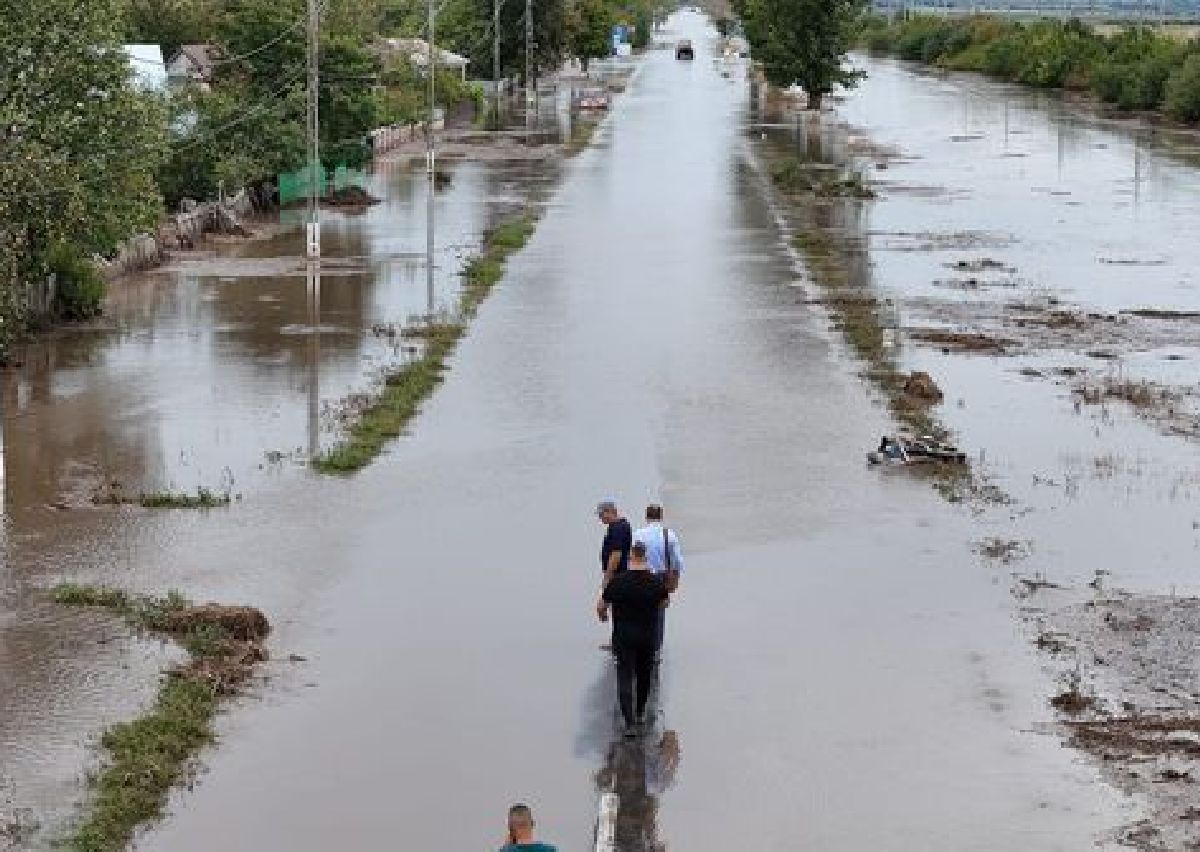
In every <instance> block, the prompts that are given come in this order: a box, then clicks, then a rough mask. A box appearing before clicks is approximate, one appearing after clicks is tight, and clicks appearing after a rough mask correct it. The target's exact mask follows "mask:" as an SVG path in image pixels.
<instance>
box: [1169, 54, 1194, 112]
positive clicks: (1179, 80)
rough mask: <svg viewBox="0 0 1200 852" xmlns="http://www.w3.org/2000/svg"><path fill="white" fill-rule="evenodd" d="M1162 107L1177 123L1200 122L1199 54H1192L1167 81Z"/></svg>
mask: <svg viewBox="0 0 1200 852" xmlns="http://www.w3.org/2000/svg"><path fill="white" fill-rule="evenodd" d="M1163 106H1164V108H1165V109H1166V111H1167V115H1169V116H1171V118H1174V119H1176V120H1177V121H1187V122H1192V123H1194V122H1198V121H1200V53H1193V54H1191V55H1190V56H1188V58H1187V59H1185V60H1184V62H1183V64H1182V65H1180V66H1179V68H1178V69H1176V70H1175V72H1174V73H1173V74H1171V77H1170V79H1168V80H1167V85H1166V97H1165V98H1164V102H1163Z"/></svg>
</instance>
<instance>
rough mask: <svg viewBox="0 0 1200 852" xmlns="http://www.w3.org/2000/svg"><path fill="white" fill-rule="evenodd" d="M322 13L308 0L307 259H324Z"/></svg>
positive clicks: (316, 5) (316, 0)
mask: <svg viewBox="0 0 1200 852" xmlns="http://www.w3.org/2000/svg"><path fill="white" fill-rule="evenodd" d="M320 53H321V10H320V6H319V5H318V0H308V225H307V227H306V228H305V236H306V237H307V240H306V242H307V244H308V257H309V258H310V259H314V260H315V259H317V258H320V256H321V199H320V195H321V189H322V187H321V184H322V181H321V150H320V149H321V123H320V116H319V115H318V110H317V107H318V103H319V100H320V95H321V72H320V68H319V62H320Z"/></svg>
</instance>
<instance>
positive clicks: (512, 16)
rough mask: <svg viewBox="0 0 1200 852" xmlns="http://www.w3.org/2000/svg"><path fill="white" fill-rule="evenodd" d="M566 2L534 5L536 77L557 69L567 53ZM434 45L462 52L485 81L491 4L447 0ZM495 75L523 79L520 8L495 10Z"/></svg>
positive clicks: (544, 0)
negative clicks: (497, 59)
mask: <svg viewBox="0 0 1200 852" xmlns="http://www.w3.org/2000/svg"><path fill="white" fill-rule="evenodd" d="M567 19H568V13H567V8H566V3H565V0H535V2H534V3H533V67H534V73H535V74H539V75H540V74H541V73H542V72H543V71H547V70H556V69H557V68H558V67H559V65H560V64H561V63H562V61H563V58H564V57H565V56H566V54H567V53H568V52H569V50H568V47H567V39H568V33H569V28H568V20H567ZM437 27H438V33H439V35H438V39H437V40H438V43H439V45H442V46H446V47H449V48H450V49H451V50H453V51H455V52H456V53H461V54H462V55H463V56H466V57H467V58H468V59H470V60H471V66H472V67H473V68H475V69H476V73H479V74H481V75H483V76H486V77H489V78H490V77H491V69H492V0H449V2H447V4H446V6H445V7H444V8H443V10H442V14H441V15H440V16H439V17H438V21H437ZM500 73H501V74H502V75H503V76H505V77H512V76H524V74H525V3H524V0H503V5H502V6H501V9H500Z"/></svg>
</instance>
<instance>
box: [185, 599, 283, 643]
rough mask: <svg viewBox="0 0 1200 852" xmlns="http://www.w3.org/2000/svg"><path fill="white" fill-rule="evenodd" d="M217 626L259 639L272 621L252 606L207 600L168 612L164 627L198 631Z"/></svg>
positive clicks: (247, 638)
mask: <svg viewBox="0 0 1200 852" xmlns="http://www.w3.org/2000/svg"><path fill="white" fill-rule="evenodd" d="M211 627H215V628H218V629H220V630H221V632H223V633H224V634H226V635H228V636H229V637H230V638H232V639H236V640H237V641H239V642H257V641H259V640H261V639H264V638H265V637H266V635H267V634H268V633H270V632H271V623H270V622H269V621H267V617H266V616H265V615H263V614H262V611H261V610H259V609H256V608H254V607H252V606H221V605H219V604H205V605H204V606H191V607H187V608H185V609H181V610H178V611H177V612H172V613H169V614H168V615H167V617H166V619H165V623H164V625H163V629H165V630H167V631H168V632H170V633H183V634H186V633H195V632H196V631H198V630H201V629H203V628H211Z"/></svg>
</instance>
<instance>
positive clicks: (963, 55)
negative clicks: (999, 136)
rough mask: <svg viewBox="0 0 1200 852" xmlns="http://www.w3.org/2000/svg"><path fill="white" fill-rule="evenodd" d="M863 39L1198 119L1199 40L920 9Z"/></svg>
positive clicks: (953, 65)
mask: <svg viewBox="0 0 1200 852" xmlns="http://www.w3.org/2000/svg"><path fill="white" fill-rule="evenodd" d="M861 39H862V43H863V44H864V45H865V46H866V47H867V48H868V49H869V50H871V51H872V52H875V53H882V54H889V55H894V56H899V57H900V58H902V59H909V60H915V61H920V62H925V63H929V64H932V65H937V66H940V67H943V68H947V69H950V70H955V71H977V72H980V73H983V74H989V75H991V76H994V77H998V78H1000V79H1003V80H1010V81H1012V82H1015V83H1022V84H1024V85H1028V86H1035V87H1038V88H1044V89H1070V90H1075V91H1083V92H1090V93H1091V94H1093V95H1094V96H1095V97H1097V98H1099V99H1100V100H1101V101H1103V102H1104V103H1106V104H1109V105H1111V106H1113V107H1114V108H1116V109H1118V110H1124V111H1133V110H1142V111H1156V112H1161V113H1162V114H1164V115H1166V116H1167V117H1169V118H1171V119H1173V120H1175V121H1179V122H1184V123H1192V124H1194V123H1200V40H1197V39H1193V40H1191V41H1180V40H1179V39H1175V38H1172V37H1171V36H1169V35H1165V34H1162V33H1160V32H1158V31H1156V30H1154V29H1152V28H1150V27H1142V26H1134V27H1129V28H1126V29H1123V30H1120V31H1117V32H1114V33H1111V34H1106V33H1103V32H1100V31H1098V30H1096V29H1094V28H1093V27H1090V26H1088V25H1086V24H1084V23H1081V22H1080V21H1058V20H1049V19H1047V20H1039V21H1034V22H1030V23H1025V22H1020V21H1008V20H1003V19H1000V18H996V17H992V16H987V15H976V16H971V17H963V18H943V17H932V16H919V15H918V16H914V17H910V18H908V19H906V20H902V21H888V20H886V19H884V18H879V17H873V18H870V19H868V22H867V24H866V27H865V29H864V30H863V33H862V36H861Z"/></svg>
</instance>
